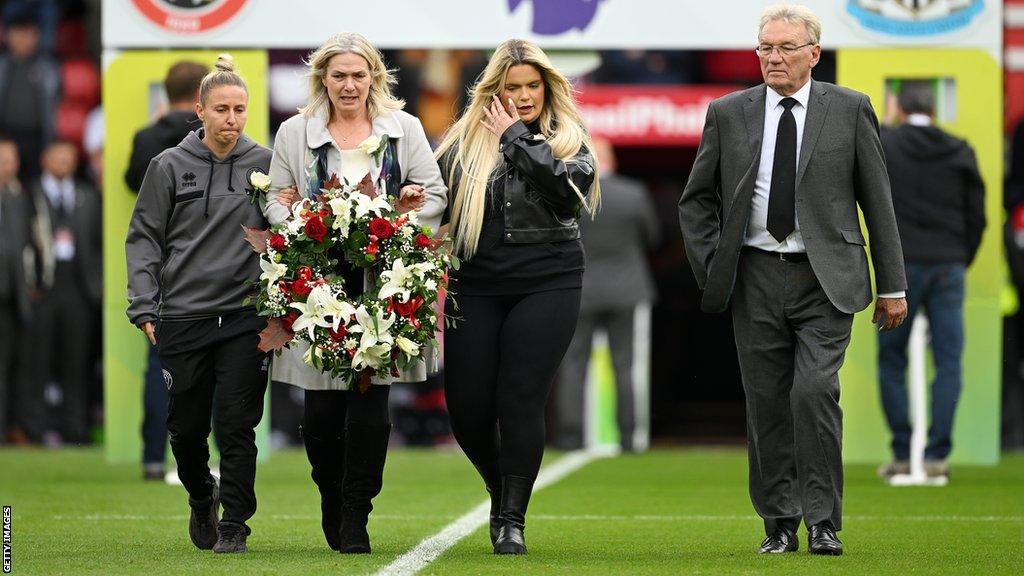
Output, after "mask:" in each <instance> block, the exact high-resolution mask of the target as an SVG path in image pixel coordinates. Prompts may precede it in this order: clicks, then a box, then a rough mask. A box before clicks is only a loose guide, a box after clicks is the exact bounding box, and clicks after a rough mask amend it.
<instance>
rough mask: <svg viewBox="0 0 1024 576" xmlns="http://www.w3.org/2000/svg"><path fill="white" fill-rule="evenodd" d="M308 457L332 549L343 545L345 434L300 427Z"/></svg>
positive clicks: (325, 531) (323, 524) (321, 515)
mask: <svg viewBox="0 0 1024 576" xmlns="http://www.w3.org/2000/svg"><path fill="white" fill-rule="evenodd" d="M300 432H301V433H302V443H303V444H304V445H305V446H306V457H307V458H309V464H310V466H311V467H312V468H313V472H312V477H313V483H314V484H316V487H317V489H319V490H320V527H321V528H322V529H323V531H324V538H325V539H326V540H327V545H328V546H330V547H331V550H338V549H340V547H341V543H340V532H341V505H342V498H341V481H342V478H343V477H344V470H345V469H344V465H345V442H344V441H343V439H342V438H318V437H317V436H314V435H312V434H310V433H308V432H307V431H306V430H303V429H300Z"/></svg>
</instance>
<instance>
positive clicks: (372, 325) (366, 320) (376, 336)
mask: <svg viewBox="0 0 1024 576" xmlns="http://www.w3.org/2000/svg"><path fill="white" fill-rule="evenodd" d="M394 323H395V315H394V314H384V312H383V311H379V312H377V313H376V314H374V315H371V314H370V311H369V310H367V309H366V306H360V307H359V308H358V309H357V310H356V325H355V326H352V327H351V328H349V332H354V333H362V337H360V339H359V349H360V350H362V349H365V348H369V347H371V346H375V345H377V344H388V345H391V344H393V343H394V342H395V339H394V337H392V336H391V333H390V332H389V331H390V330H391V325H392V324H394Z"/></svg>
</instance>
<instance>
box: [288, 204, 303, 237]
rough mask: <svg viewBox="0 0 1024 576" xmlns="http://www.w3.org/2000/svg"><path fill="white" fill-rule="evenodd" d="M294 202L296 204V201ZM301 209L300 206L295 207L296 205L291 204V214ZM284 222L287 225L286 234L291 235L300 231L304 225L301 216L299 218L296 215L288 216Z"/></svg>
mask: <svg viewBox="0 0 1024 576" xmlns="http://www.w3.org/2000/svg"><path fill="white" fill-rule="evenodd" d="M296 204H298V202H296ZM301 209H302V208H301V206H299V207H298V208H296V206H295V205H293V206H292V214H298V211H297V210H301ZM285 222H286V223H287V226H288V234H289V235H291V236H295V235H296V234H298V233H299V232H301V231H302V229H303V227H305V226H306V222H305V221H303V220H302V218H299V217H298V216H292V217H290V218H288V220H286V221H285Z"/></svg>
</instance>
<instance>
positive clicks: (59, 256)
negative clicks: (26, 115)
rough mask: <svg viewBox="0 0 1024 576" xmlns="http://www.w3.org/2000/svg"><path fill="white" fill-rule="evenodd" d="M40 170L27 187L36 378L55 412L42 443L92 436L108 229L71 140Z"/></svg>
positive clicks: (55, 148)
mask: <svg viewBox="0 0 1024 576" xmlns="http://www.w3.org/2000/svg"><path fill="white" fill-rule="evenodd" d="M42 170H43V173H42V176H40V177H39V178H38V179H36V180H35V181H34V182H33V183H32V185H31V187H30V191H31V192H30V193H31V195H32V200H33V202H32V205H33V213H32V215H31V216H30V218H31V219H32V228H33V230H34V231H35V236H36V238H35V245H36V255H37V257H36V263H35V264H36V265H35V267H34V268H33V272H34V278H33V279H32V281H31V282H30V284H31V285H32V286H34V288H35V296H36V297H35V310H34V313H33V321H32V329H31V334H32V337H33V338H32V339H33V340H34V341H35V343H36V345H35V346H34V355H33V363H32V364H33V366H35V369H34V370H33V371H32V372H33V374H32V377H33V379H34V380H35V383H36V385H37V386H38V387H39V388H38V389H39V390H41V391H42V392H43V397H44V398H45V400H46V403H47V405H48V406H49V407H50V408H51V412H52V414H51V415H50V418H49V426H48V429H47V430H46V432H45V433H44V442H45V443H46V444H48V445H51V446H58V445H60V444H62V443H64V442H72V443H76V444H77V443H85V442H89V440H90V432H89V424H90V421H89V417H90V409H89V396H90V389H91V387H92V383H93V382H95V376H96V375H95V369H96V368H95V367H96V358H97V354H98V352H99V350H98V349H97V348H96V347H94V344H95V343H96V341H97V339H96V338H95V333H96V332H97V331H98V323H99V306H100V302H101V301H102V296H103V291H102V282H103V266H102V250H103V230H102V226H101V213H100V198H99V195H98V194H97V192H96V190H95V189H94V188H93V187H92V185H91V184H90V183H88V182H86V181H84V180H81V179H79V178H77V177H76V172H77V170H78V150H77V148H76V147H75V145H74V144H72V143H71V142H67V141H64V140H56V141H54V142H53V143H51V144H50V145H49V146H47V147H46V149H45V151H44V153H43V158H42ZM83 336H84V337H83Z"/></svg>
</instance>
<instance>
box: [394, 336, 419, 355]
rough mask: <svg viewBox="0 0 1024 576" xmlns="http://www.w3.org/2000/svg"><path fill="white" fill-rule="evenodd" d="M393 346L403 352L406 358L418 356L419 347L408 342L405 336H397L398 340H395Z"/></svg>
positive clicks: (410, 341)
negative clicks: (395, 345)
mask: <svg viewBox="0 0 1024 576" xmlns="http://www.w3.org/2000/svg"><path fill="white" fill-rule="evenodd" d="M395 344H397V345H398V348H399V349H400V350H401V351H402V352H405V353H406V355H408V356H419V353H420V347H419V346H417V345H416V343H415V342H413V341H412V340H409V339H408V338H406V337H405V336H399V337H398V338H395Z"/></svg>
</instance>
